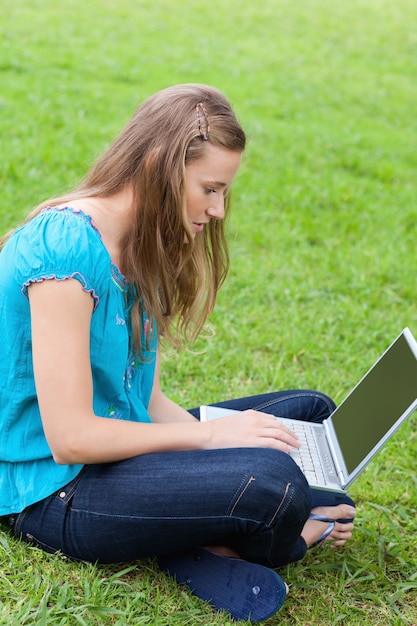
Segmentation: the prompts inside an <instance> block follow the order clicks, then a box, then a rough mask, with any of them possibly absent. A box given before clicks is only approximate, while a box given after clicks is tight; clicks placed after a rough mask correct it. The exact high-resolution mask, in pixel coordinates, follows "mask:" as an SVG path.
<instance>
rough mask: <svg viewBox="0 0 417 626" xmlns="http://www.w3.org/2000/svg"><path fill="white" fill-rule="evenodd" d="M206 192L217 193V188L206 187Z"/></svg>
mask: <svg viewBox="0 0 417 626" xmlns="http://www.w3.org/2000/svg"><path fill="white" fill-rule="evenodd" d="M205 192H206V194H210V193H216V190H215V189H209V188H208V187H207V188H206V189H205Z"/></svg>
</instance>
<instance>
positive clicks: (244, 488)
mask: <svg viewBox="0 0 417 626" xmlns="http://www.w3.org/2000/svg"><path fill="white" fill-rule="evenodd" d="M254 480H256V479H255V477H254V476H250V477H249V478H248V480H247V481H246V485H245V486H244V487H243V489H241V491H240V494H239V496H238V498H237V500H236V501H235V503H234V505H233V506H232V508H231V510H230V513H229V517H232V516H233V513H234V511H235V509H236V507H237V505H238V504H239V502H240V500H241V499H242V497H243V495H244V493H245V492H246V491H247V489H248V488H249V485H250V484H251V483H253V482H254Z"/></svg>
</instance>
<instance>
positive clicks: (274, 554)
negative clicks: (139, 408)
mask: <svg viewBox="0 0 417 626" xmlns="http://www.w3.org/2000/svg"><path fill="white" fill-rule="evenodd" d="M220 404H221V405H222V406H228V407H229V408H233V409H240V410H242V409H248V408H256V409H259V410H263V411H266V412H269V413H272V414H274V415H280V416H288V417H292V418H303V419H308V420H311V421H316V422H320V421H322V420H323V419H324V418H325V417H327V416H328V415H329V413H330V412H331V411H332V410H333V408H334V404H333V402H332V401H331V400H330V399H329V398H328V397H327V396H324V395H323V394H320V393H317V392H312V391H291V392H280V393H271V394H264V395H260V396H252V397H249V398H241V399H238V400H231V401H228V402H222V403H220ZM191 412H192V413H194V414H195V415H197V414H198V409H194V410H192V411H191ZM311 506H312V502H311V494H310V489H309V487H308V484H307V481H306V480H305V478H304V475H303V474H302V472H301V471H300V470H299V469H298V467H297V465H296V464H295V463H294V461H293V460H292V459H291V458H290V456H289V455H288V454H286V453H284V452H280V451H277V450H271V449H266V448H236V449H223V450H192V451H178V452H176V451H175V452H163V453H152V454H146V455H140V456H137V457H134V458H131V459H127V460H125V461H120V462H117V463H107V464H101V465H88V466H85V467H84V468H83V469H82V471H81V473H80V474H79V475H78V476H77V477H76V478H75V479H74V480H72V481H71V482H70V483H69V484H68V485H65V486H62V488H61V489H59V490H58V491H57V492H56V493H54V494H52V495H51V496H49V497H47V498H45V499H44V500H42V501H40V502H38V503H36V504H33V505H31V506H29V507H28V508H27V509H25V510H24V511H23V512H22V513H20V514H19V515H17V516H16V518H15V521H14V525H13V532H14V533H15V535H16V536H18V537H21V538H22V539H24V540H26V541H28V542H31V543H33V544H35V545H37V546H38V547H40V548H43V549H44V550H47V551H60V552H62V553H63V554H65V555H67V556H69V557H71V558H74V559H79V560H83V561H91V562H101V563H115V562H123V561H132V560H136V559H141V558H145V557H153V556H162V555H167V554H171V553H178V552H182V551H185V550H188V549H190V548H192V547H195V546H198V545H227V546H230V547H231V548H233V549H235V550H236V551H237V552H238V553H239V554H240V555H241V556H242V557H243V558H245V559H247V560H250V561H255V562H258V563H263V564H266V565H270V566H274V567H278V566H281V565H284V564H287V563H290V562H293V561H296V560H298V559H300V558H302V557H303V556H304V554H305V552H306V544H305V542H304V540H303V539H302V538H301V536H300V533H301V530H302V528H303V526H304V524H305V522H306V520H307V518H308V515H309V513H310V510H311Z"/></svg>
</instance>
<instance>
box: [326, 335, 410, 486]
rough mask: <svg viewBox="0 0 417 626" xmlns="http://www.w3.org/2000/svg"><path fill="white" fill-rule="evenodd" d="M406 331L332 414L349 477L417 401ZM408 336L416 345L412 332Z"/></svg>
mask: <svg viewBox="0 0 417 626" xmlns="http://www.w3.org/2000/svg"><path fill="white" fill-rule="evenodd" d="M407 330H408V329H406V331H407ZM406 331H404V332H403V333H402V334H401V335H400V336H399V337H398V339H396V341H394V343H393V344H392V345H391V346H390V348H389V349H388V350H387V351H386V352H385V353H384V354H383V355H382V357H381V358H380V359H379V360H378V361H377V362H376V364H375V365H374V366H373V367H372V368H371V369H370V370H369V372H368V373H367V374H366V375H365V376H364V378H362V380H361V381H360V382H359V383H358V385H356V387H355V388H354V390H353V391H352V392H351V393H350V394H349V395H348V396H347V397H346V399H345V400H344V401H343V402H342V403H341V404H340V405H339V406H338V408H337V409H336V411H335V412H334V413H333V415H332V423H333V426H334V429H335V431H336V435H337V438H338V441H339V446H340V448H341V450H342V453H343V457H344V461H345V464H346V467H347V470H348V472H349V474H350V473H351V472H352V471H353V470H354V469H355V468H356V467H357V465H359V463H361V462H362V461H363V459H364V458H365V457H366V456H367V455H368V454H369V452H371V450H372V449H373V448H374V447H375V446H376V444H377V443H378V442H379V441H380V439H381V438H383V437H384V435H385V434H386V433H387V432H388V431H389V430H390V428H392V426H394V424H395V423H396V422H397V420H399V418H400V417H401V416H402V415H403V413H405V412H406V411H407V410H408V409H409V407H410V405H412V404H413V402H414V401H415V400H416V398H417V356H416V354H415V353H414V351H413V349H412V348H411V346H410V345H409V343H408V341H407V338H406ZM407 334H408V335H409V336H410V341H411V342H412V343H415V342H414V341H413V337H412V335H411V333H410V331H408V333H407Z"/></svg>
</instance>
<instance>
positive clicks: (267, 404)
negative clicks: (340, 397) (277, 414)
mask: <svg viewBox="0 0 417 626" xmlns="http://www.w3.org/2000/svg"><path fill="white" fill-rule="evenodd" d="M305 397H310V398H318V399H319V400H323V402H324V403H325V404H326V405H327V407H328V409H329V410H330V412H333V410H334V409H333V405H332V404H331V403H330V402H329V401H328V399H327V398H326V396H323V395H322V394H320V393H312V392H308V391H304V392H300V393H297V394H295V393H291V394H288V395H287V396H282V397H280V398H274V399H273V400H268V401H266V402H262V403H261V404H258V405H256V406H254V407H253V410H254V411H259V410H261V409H264V408H267V407H270V406H273V405H274V404H276V405H279V404H280V403H281V402H285V401H286V400H290V399H292V398H305Z"/></svg>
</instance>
